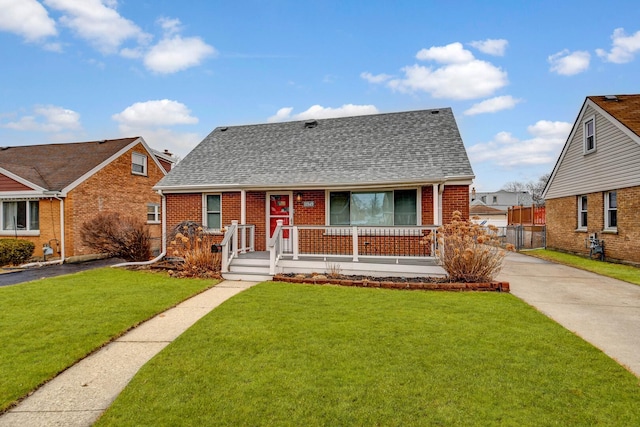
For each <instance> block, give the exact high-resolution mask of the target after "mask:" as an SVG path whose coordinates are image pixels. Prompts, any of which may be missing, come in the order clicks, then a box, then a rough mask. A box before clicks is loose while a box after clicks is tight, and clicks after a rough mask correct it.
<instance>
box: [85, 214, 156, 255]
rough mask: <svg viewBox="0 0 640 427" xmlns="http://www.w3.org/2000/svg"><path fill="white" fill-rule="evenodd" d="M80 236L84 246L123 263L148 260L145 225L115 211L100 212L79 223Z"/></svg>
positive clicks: (147, 233) (148, 247) (148, 242)
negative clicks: (118, 259)
mask: <svg viewBox="0 0 640 427" xmlns="http://www.w3.org/2000/svg"><path fill="white" fill-rule="evenodd" d="M80 236H81V238H82V241H83V243H84V244H85V245H87V246H88V247H89V248H91V249H93V250H96V251H98V252H99V253H104V254H109V255H110V256H114V257H119V258H123V259H125V260H127V261H147V260H149V259H150V258H151V236H150V235H149V230H148V228H147V226H146V224H145V223H144V222H143V221H142V220H140V219H138V218H134V217H131V216H123V215H120V214H119V213H117V212H101V213H99V214H98V215H96V217H95V218H93V219H92V220H90V221H87V222H85V223H84V224H82V227H81V228H80Z"/></svg>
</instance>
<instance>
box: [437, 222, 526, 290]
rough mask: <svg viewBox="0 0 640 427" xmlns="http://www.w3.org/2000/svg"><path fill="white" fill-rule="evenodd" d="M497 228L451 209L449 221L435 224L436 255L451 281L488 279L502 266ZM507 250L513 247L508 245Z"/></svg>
mask: <svg viewBox="0 0 640 427" xmlns="http://www.w3.org/2000/svg"><path fill="white" fill-rule="evenodd" d="M496 231H497V228H496V227H494V226H489V227H483V226H480V225H478V224H474V223H472V222H470V221H465V220H463V219H462V214H461V213H460V212H459V211H455V212H453V214H452V218H451V222H450V223H448V224H445V225H443V226H441V227H440V228H438V233H437V234H436V236H437V237H436V238H437V240H438V248H437V250H436V257H437V258H438V260H439V261H440V263H441V265H442V267H443V268H444V269H445V271H446V272H447V274H448V275H449V280H451V281H452V282H466V283H470V282H489V281H491V280H493V278H494V277H496V276H497V275H498V273H499V272H500V270H501V268H502V261H503V259H504V256H505V251H504V249H502V248H501V247H500V241H499V239H498V237H497V233H496ZM507 250H513V246H512V245H508V246H507Z"/></svg>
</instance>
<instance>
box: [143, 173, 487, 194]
mask: <svg viewBox="0 0 640 427" xmlns="http://www.w3.org/2000/svg"><path fill="white" fill-rule="evenodd" d="M474 178H475V176H474V175H460V176H445V177H435V178H431V179H428V180H424V179H420V180H417V179H416V180H410V181H407V180H398V181H385V182H380V181H367V182H357V183H355V182H336V183H299V182H292V183H283V184H272V185H260V184H254V185H252V184H220V185H218V184H214V185H212V184H197V185H188V186H184V185H167V186H155V187H153V188H154V190H157V191H165V192H176V193H190V192H191V193H192V192H202V191H212V190H217V191H221V190H222V191H224V190H230V191H241V190H252V191H271V190H290V189H291V188H295V189H299V190H324V189H327V188H332V189H333V188H379V187H415V186H416V185H420V186H425V185H432V184H441V185H442V184H444V183H447V182H450V181H461V184H462V182H464V181H472V180H473V179H474ZM468 184H471V182H469V183H468Z"/></svg>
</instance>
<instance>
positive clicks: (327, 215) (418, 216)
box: [325, 187, 422, 228]
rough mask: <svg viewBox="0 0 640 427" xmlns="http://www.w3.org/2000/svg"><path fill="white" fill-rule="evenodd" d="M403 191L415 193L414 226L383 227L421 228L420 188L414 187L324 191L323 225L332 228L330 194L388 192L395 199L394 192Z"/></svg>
mask: <svg viewBox="0 0 640 427" xmlns="http://www.w3.org/2000/svg"><path fill="white" fill-rule="evenodd" d="M403 190H414V191H415V192H416V224H415V225H395V224H394V225H389V226H384V227H394V228H396V227H397V228H401V227H416V226H418V227H419V226H421V225H422V189H421V188H420V187H418V188H416V187H411V188H375V189H370V190H350V189H335V190H333V189H332V190H326V191H325V225H327V226H330V227H333V225H332V224H331V193H349V196H351V193H369V192H371V193H383V192H388V191H390V192H391V193H393V197H394V199H395V192H396V191H403ZM391 215H392V216H395V206H394V209H393V212H392V214H391ZM351 226H353V225H352V224H349V225H336V226H335V227H351ZM361 227H374V226H372V225H362V226H361Z"/></svg>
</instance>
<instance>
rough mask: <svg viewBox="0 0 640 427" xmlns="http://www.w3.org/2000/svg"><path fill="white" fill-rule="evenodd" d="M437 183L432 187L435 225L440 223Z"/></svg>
mask: <svg viewBox="0 0 640 427" xmlns="http://www.w3.org/2000/svg"><path fill="white" fill-rule="evenodd" d="M438 187H439V185H438V184H433V189H432V199H433V223H434V224H435V225H441V224H442V221H440V214H439V213H440V191H439V188H438Z"/></svg>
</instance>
